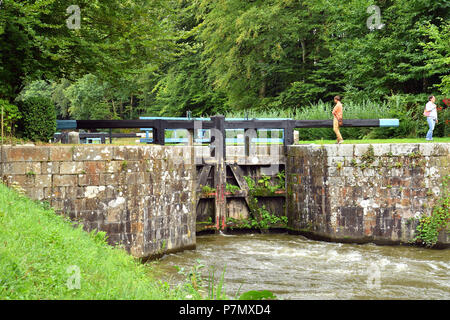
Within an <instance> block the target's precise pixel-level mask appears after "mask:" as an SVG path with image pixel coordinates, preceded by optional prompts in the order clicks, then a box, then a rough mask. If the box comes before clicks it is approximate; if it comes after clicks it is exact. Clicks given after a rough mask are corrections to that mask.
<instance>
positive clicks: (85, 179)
mask: <svg viewBox="0 0 450 320" xmlns="http://www.w3.org/2000/svg"><path fill="white" fill-rule="evenodd" d="M78 185H79V186H98V185H100V175H99V174H80V175H78Z"/></svg>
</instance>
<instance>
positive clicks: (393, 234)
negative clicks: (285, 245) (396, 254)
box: [286, 143, 450, 245]
mask: <svg viewBox="0 0 450 320" xmlns="http://www.w3.org/2000/svg"><path fill="white" fill-rule="evenodd" d="M449 150H450V144H444V143H441V144H438V143H426V144H425V143H424V144H374V145H367V144H360V145H345V144H344V145H325V146H319V145H305V146H290V147H289V148H288V156H287V160H286V161H287V165H286V167H287V169H286V171H287V172H286V179H287V187H288V189H287V215H288V218H289V228H290V229H291V230H292V231H297V232H300V233H302V234H304V235H307V236H309V237H313V238H316V239H322V240H331V241H340V242H347V241H348V242H361V243H364V242H375V243H380V244H398V243H407V242H408V241H409V240H411V239H413V238H414V233H415V229H416V226H417V218H418V217H420V216H421V215H422V214H426V215H430V214H431V212H432V207H433V205H434V203H435V201H436V199H437V197H438V196H439V195H440V193H441V190H442V189H441V186H442V179H443V177H444V176H445V175H449V174H450V155H449ZM439 244H444V245H448V244H450V237H449V235H448V233H446V232H441V234H440V237H439Z"/></svg>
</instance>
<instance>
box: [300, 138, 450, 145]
mask: <svg viewBox="0 0 450 320" xmlns="http://www.w3.org/2000/svg"><path fill="white" fill-rule="evenodd" d="M433 142H434V143H450V137H447V138H434V141H433ZM311 143H315V144H335V143H336V140H310V141H299V142H298V144H311ZM375 143H429V141H426V140H425V138H423V139H421V138H409V139H408V138H405V139H362V140H344V142H343V144H375Z"/></svg>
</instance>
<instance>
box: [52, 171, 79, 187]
mask: <svg viewBox="0 0 450 320" xmlns="http://www.w3.org/2000/svg"><path fill="white" fill-rule="evenodd" d="M77 184H78V177H77V175H68V174H64V175H54V176H53V186H57V187H66V186H67V187H70V186H76V185H77Z"/></svg>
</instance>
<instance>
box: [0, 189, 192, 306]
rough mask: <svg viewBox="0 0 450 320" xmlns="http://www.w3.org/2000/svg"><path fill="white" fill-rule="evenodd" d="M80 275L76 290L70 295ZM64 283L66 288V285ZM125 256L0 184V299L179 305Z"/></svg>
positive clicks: (174, 293) (177, 293) (177, 292)
mask: <svg viewBox="0 0 450 320" xmlns="http://www.w3.org/2000/svg"><path fill="white" fill-rule="evenodd" d="M71 266H76V267H77V268H79V270H80V275H81V278H80V288H79V289H71V288H70V284H76V282H74V281H73V278H74V273H73V272H70V267H71ZM68 282H69V286H68V285H67V283H68ZM187 294H190V295H193V294H194V295H195V293H194V292H188V291H187V290H186V289H185V288H181V287H179V288H170V287H169V286H168V285H167V283H161V282H160V281H158V280H157V279H155V278H154V277H153V275H152V269H151V268H150V267H149V266H146V265H143V264H141V263H140V262H139V261H137V260H135V259H134V258H133V257H132V256H130V255H129V254H127V253H126V252H125V250H123V249H120V248H115V247H112V246H109V245H108V244H106V242H105V240H104V234H103V233H98V234H94V233H87V232H85V231H83V230H82V229H81V227H75V226H74V225H73V223H72V222H70V221H69V220H68V219H67V218H65V217H63V216H59V215H56V214H55V213H54V211H53V210H52V209H48V208H46V207H45V206H43V205H42V204H39V203H37V202H34V201H32V200H30V199H28V198H27V197H25V196H22V195H20V194H19V193H17V192H16V191H13V190H11V189H8V188H7V187H5V186H4V185H3V184H0V299H7V300H8V299H45V300H53V299H87V300H91V299H185V297H186V295H187Z"/></svg>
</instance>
